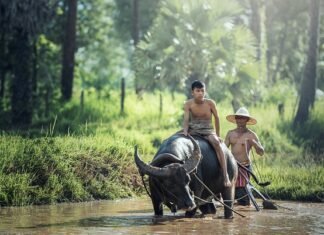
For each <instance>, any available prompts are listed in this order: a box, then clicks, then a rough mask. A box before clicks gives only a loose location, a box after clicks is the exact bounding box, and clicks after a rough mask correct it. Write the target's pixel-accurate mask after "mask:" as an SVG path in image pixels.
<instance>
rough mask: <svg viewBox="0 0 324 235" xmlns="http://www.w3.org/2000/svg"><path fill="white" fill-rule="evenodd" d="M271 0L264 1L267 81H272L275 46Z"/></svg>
mask: <svg viewBox="0 0 324 235" xmlns="http://www.w3.org/2000/svg"><path fill="white" fill-rule="evenodd" d="M270 4H271V2H270V1H265V28H266V29H265V31H266V40H267V51H266V60H267V61H266V68H267V81H268V83H272V82H273V81H272V80H271V79H272V71H271V64H272V55H273V49H274V47H275V43H274V40H273V39H274V37H273V35H274V30H273V14H274V13H273V12H272V11H271V7H270Z"/></svg>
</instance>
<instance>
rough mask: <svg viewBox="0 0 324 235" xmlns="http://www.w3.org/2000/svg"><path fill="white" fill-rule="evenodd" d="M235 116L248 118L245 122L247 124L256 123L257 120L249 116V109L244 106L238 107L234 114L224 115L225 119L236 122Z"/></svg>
mask: <svg viewBox="0 0 324 235" xmlns="http://www.w3.org/2000/svg"><path fill="white" fill-rule="evenodd" d="M235 116H243V117H248V118H249V120H248V121H247V123H246V124H247V125H255V124H256V123H257V120H256V119H255V118H253V117H251V116H250V114H249V111H248V110H247V109H246V108H244V107H241V108H239V109H238V110H237V111H236V113H235V114H231V115H228V116H226V119H227V121H230V122H232V123H236V120H235Z"/></svg>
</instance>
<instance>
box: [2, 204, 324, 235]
mask: <svg viewBox="0 0 324 235" xmlns="http://www.w3.org/2000/svg"><path fill="white" fill-rule="evenodd" d="M259 204H260V205H261V204H262V203H261V202H259ZM277 204H279V205H280V206H283V207H287V208H291V209H292V210H288V209H283V208H279V210H261V211H259V212H257V211H256V210H255V209H254V208H252V207H242V206H238V207H235V209H236V210H238V211H239V212H240V213H242V214H244V215H245V216H246V217H245V218H242V217H240V216H238V215H235V218H234V219H231V220H226V219H224V218H223V209H222V208H218V210H217V213H216V215H213V216H206V217H204V218H198V217H197V218H190V219H189V218H184V212H182V211H179V212H178V213H176V214H175V215H173V214H171V213H170V212H169V210H168V209H167V208H165V216H163V217H162V218H159V219H155V218H154V217H153V209H152V204H151V202H150V200H148V199H129V200H117V201H96V202H87V203H71V204H58V205H50V206H28V207H5V208H0V234H324V204H323V203H298V202H287V201H279V202H277Z"/></svg>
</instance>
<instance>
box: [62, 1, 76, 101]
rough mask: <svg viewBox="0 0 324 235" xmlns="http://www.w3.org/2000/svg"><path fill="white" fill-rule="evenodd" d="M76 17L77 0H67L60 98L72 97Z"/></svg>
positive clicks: (66, 99)
mask: <svg viewBox="0 0 324 235" xmlns="http://www.w3.org/2000/svg"><path fill="white" fill-rule="evenodd" d="M76 17H77V0H68V11H67V23H66V31H65V38H64V42H63V62H62V77H61V92H62V99H63V100H64V101H68V100H70V99H71V97H72V89H73V77H74V54H75V50H76V45H75V38H76Z"/></svg>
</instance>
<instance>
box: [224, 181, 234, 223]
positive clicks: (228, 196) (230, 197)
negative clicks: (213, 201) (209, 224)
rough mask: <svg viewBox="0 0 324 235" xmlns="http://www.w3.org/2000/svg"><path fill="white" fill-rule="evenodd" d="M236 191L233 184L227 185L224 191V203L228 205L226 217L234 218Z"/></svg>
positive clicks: (225, 212)
mask: <svg viewBox="0 0 324 235" xmlns="http://www.w3.org/2000/svg"><path fill="white" fill-rule="evenodd" d="M234 191H235V186H234V185H232V186H231V187H225V188H224V191H223V193H222V197H223V200H224V204H225V205H226V206H224V217H225V219H232V218H233V211H232V210H231V209H233V202H234ZM230 208H231V209H230Z"/></svg>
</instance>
